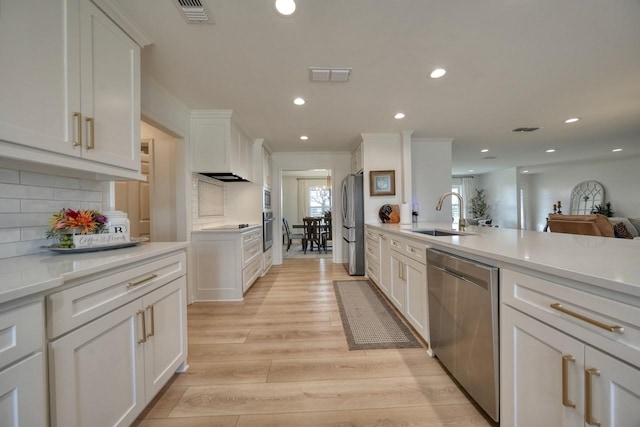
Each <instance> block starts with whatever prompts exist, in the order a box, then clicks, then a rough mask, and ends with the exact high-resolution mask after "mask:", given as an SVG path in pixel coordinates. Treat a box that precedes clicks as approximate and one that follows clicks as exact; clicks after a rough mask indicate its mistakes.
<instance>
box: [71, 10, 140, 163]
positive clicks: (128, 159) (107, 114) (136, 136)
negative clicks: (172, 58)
mask: <svg viewBox="0 0 640 427" xmlns="http://www.w3.org/2000/svg"><path fill="white" fill-rule="evenodd" d="M80 19H81V20H80V33H81V39H80V40H81V42H80V45H81V48H80V52H81V79H82V80H81V82H82V83H81V95H82V112H83V115H84V117H85V118H93V119H94V122H93V126H94V129H93V135H94V137H93V139H94V142H93V145H94V148H92V149H88V148H87V145H88V144H90V143H91V136H90V133H91V130H90V126H89V124H88V123H87V122H86V121H83V127H84V131H85V138H84V145H83V154H82V156H83V157H84V158H87V159H91V160H95V161H97V162H102V163H108V164H111V165H114V166H119V167H124V168H128V169H133V170H140V50H139V48H138V46H137V45H136V44H135V42H134V41H133V40H132V39H131V38H129V37H128V36H127V35H126V34H125V33H124V32H123V31H122V30H120V28H118V27H117V26H116V25H115V24H114V23H113V22H112V21H111V20H110V19H109V18H108V17H107V16H106V15H105V14H104V13H102V11H100V10H99V9H98V8H97V7H96V6H95V5H94V4H93V3H91V1H90V0H82V1H81V8H80Z"/></svg>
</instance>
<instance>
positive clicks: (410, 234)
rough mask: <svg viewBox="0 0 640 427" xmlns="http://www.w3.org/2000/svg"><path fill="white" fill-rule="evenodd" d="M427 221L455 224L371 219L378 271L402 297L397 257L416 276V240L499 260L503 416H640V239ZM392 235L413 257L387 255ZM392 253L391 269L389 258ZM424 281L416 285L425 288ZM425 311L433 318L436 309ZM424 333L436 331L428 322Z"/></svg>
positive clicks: (512, 420) (514, 420)
mask: <svg viewBox="0 0 640 427" xmlns="http://www.w3.org/2000/svg"><path fill="white" fill-rule="evenodd" d="M418 229H441V230H450V229H451V226H450V225H449V224H433V223H419V224H417V225H406V226H405V225H398V224H368V225H367V239H368V240H371V242H369V243H371V244H370V245H368V249H367V260H368V261H369V259H371V260H372V266H373V267H372V269H373V275H371V274H370V277H372V280H374V281H375V282H376V283H377V284H378V285H379V287H380V289H381V290H382V291H383V292H385V289H388V291H387V292H385V293H387V295H389V297H390V300H391V301H392V302H393V301H394V294H393V292H394V286H396V284H397V283H398V281H397V280H394V274H395V273H394V271H395V270H397V268H395V269H394V267H393V266H394V265H400V266H404V272H403V270H402V268H401V269H400V273H399V274H395V275H396V276H398V277H400V278H406V277H409V276H407V275H406V274H405V273H406V271H408V269H409V267H408V266H410V265H411V263H413V264H415V262H414V260H413V259H412V258H415V251H416V247H420V248H421V250H423V251H424V250H426V249H427V248H435V249H439V250H442V251H445V252H449V253H452V254H455V255H458V256H461V257H465V258H469V259H472V260H476V261H479V262H483V263H486V264H489V265H492V266H496V267H499V268H500V292H499V293H500V301H499V303H500V388H501V393H500V396H501V403H500V419H501V424H502V425H505V426H509V427H511V426H540V425H553V426H574V425H576V426H577V425H583V426H584V425H598V423H600V424H599V425H602V426H630V425H640V411H638V410H637V408H638V407H639V406H640V262H639V261H640V242H638V241H637V240H626V239H615V238H604V237H593V236H582V235H570V234H554V233H541V232H534V231H524V230H510V229H500V228H488V227H487V228H485V227H468V228H467V229H466V230H465V233H467V234H466V235H460V236H439V237H434V236H428V235H423V234H419V233H415V232H414V231H415V230H418ZM389 242H392V243H393V242H396V243H395V244H396V246H398V242H399V243H400V246H398V247H399V248H400V250H401V249H402V248H405V253H404V254H403V259H404V261H402V260H400V261H398V259H397V258H398V256H397V254H396V255H395V259H394V257H393V256H392V257H391V259H390V261H386V260H385V259H383V254H384V253H385V250H384V248H385V247H387V248H388V247H389V246H391V249H392V250H391V251H389V250H388V249H387V250H386V253H387V254H389V253H391V255H393V253H394V252H398V247H396V250H395V251H394V250H393V244H390V243H389ZM420 244H421V245H422V246H419V245H420ZM369 248H371V252H372V253H371V254H370V251H369ZM411 249H413V252H411ZM387 256H388V255H387ZM405 261H409V262H405ZM389 262H390V263H391V269H390V274H389V272H385V269H384V268H382V267H380V266H385V265H388V263H389ZM403 263H404V264H403ZM405 264H406V265H405ZM367 271H369V270H367ZM416 277H417V276H416ZM385 281H387V282H385ZM404 282H409V281H408V280H405V281H404ZM400 283H403V282H402V281H401V282H400ZM421 285H422V286H424V287H425V288H426V287H428V283H427V281H426V280H425V281H423V282H421ZM416 286H417V285H416V283H413V284H412V287H413V288H414V290H413V294H414V295H420V298H422V297H421V296H422V295H426V292H417V291H416V290H415V288H416ZM403 291H404V293H403V292H400V291H396V292H395V295H407V296H406V297H405V300H404V301H403V303H404V306H405V307H409V306H413V307H425V309H426V310H428V304H426V303H424V302H423V301H417V302H416V301H411V298H410V297H409V296H408V295H409V294H410V293H409V292H410V291H411V289H407V288H405V289H403ZM396 306H398V305H396ZM404 314H405V316H406V317H408V316H407V312H406V310H405V313H404ZM418 316H419V318H422V319H427V320H428V312H427V313H420V314H418ZM411 317H413V318H415V317H416V313H415V312H414V313H411ZM411 317H408V320H409V321H410V322H411ZM411 323H414V322H411ZM427 329H428V328H427ZM418 331H420V330H419V329H418ZM423 337H425V339H426V340H427V341H429V335H428V332H425V333H424V334H423Z"/></svg>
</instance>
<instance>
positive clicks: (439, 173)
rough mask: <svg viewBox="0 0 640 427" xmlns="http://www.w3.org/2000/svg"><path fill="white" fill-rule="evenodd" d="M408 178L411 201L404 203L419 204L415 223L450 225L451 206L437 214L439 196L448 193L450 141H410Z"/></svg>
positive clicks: (449, 187) (449, 184)
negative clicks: (410, 183) (410, 188)
mask: <svg viewBox="0 0 640 427" xmlns="http://www.w3.org/2000/svg"><path fill="white" fill-rule="evenodd" d="M411 175H412V176H411V180H412V185H411V187H412V200H411V201H407V202H408V203H411V204H413V203H416V202H417V203H418V221H430V222H444V223H449V222H451V203H450V202H447V203H445V204H444V205H443V207H442V210H441V211H437V210H436V204H437V203H438V200H439V199H440V196H441V195H442V193H445V192H447V191H451V139H424V138H423V139H421V138H413V139H412V141H411ZM465 209H466V208H465Z"/></svg>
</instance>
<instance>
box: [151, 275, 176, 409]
mask: <svg viewBox="0 0 640 427" xmlns="http://www.w3.org/2000/svg"><path fill="white" fill-rule="evenodd" d="M185 298H186V279H185V278H184V276H183V277H181V278H179V279H176V280H175V281H173V282H172V283H170V284H168V285H166V286H164V287H163V288H160V289H158V290H157V291H154V292H152V293H150V294H149V295H146V296H145V297H144V299H143V304H144V307H145V311H146V315H147V316H148V318H147V325H148V327H147V334H148V335H150V334H153V335H151V336H148V338H147V342H146V344H145V397H146V402H147V403H148V402H149V401H151V399H152V398H153V396H155V395H156V394H157V393H158V391H160V389H161V388H162V387H163V386H164V384H165V383H166V382H167V381H168V380H169V378H171V376H172V375H173V374H174V372H175V371H176V369H178V367H179V366H180V364H181V363H182V361H184V359H185V353H186V351H187V350H186V344H187V341H186V330H187V314H186V300H185ZM152 311H153V313H152Z"/></svg>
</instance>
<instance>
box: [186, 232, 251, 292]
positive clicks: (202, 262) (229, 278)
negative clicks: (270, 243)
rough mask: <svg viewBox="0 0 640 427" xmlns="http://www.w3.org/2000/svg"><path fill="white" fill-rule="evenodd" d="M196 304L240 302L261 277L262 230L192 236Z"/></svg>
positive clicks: (196, 234)
mask: <svg viewBox="0 0 640 427" xmlns="http://www.w3.org/2000/svg"><path fill="white" fill-rule="evenodd" d="M191 241H192V243H191V246H192V248H193V258H192V259H193V264H194V272H195V292H194V300H195V301H225V300H230V301H239V300H242V298H243V296H244V293H245V292H246V291H248V290H249V288H250V287H251V285H253V283H254V282H255V281H256V280H257V279H258V278H259V277H260V276H261V275H262V271H263V265H262V264H263V253H262V230H260V229H259V228H257V229H256V228H253V229H249V230H246V231H238V230H234V231H227V230H225V231H194V232H193V233H192V234H191Z"/></svg>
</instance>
